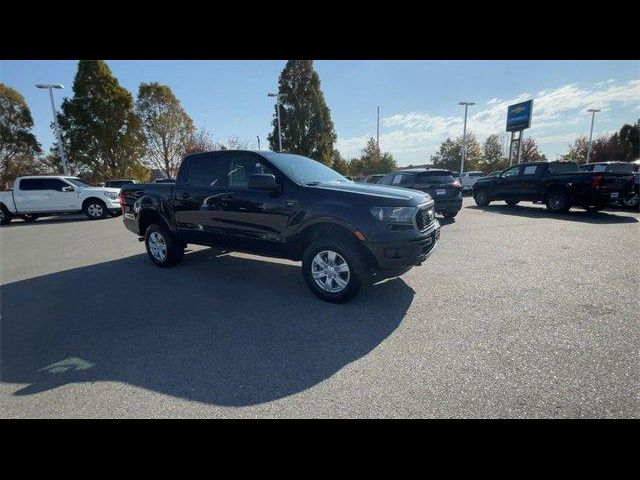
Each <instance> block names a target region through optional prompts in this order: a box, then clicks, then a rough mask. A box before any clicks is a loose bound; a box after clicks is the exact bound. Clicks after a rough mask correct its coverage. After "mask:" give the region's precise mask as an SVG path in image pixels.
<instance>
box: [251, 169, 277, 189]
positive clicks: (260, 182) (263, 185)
mask: <svg viewBox="0 0 640 480" xmlns="http://www.w3.org/2000/svg"><path fill="white" fill-rule="evenodd" d="M247 187H249V188H251V189H254V190H267V191H269V192H273V191H275V190H276V189H277V188H278V184H277V183H276V177H275V176H274V175H271V174H270V173H256V174H254V175H250V176H249V181H248V183H247Z"/></svg>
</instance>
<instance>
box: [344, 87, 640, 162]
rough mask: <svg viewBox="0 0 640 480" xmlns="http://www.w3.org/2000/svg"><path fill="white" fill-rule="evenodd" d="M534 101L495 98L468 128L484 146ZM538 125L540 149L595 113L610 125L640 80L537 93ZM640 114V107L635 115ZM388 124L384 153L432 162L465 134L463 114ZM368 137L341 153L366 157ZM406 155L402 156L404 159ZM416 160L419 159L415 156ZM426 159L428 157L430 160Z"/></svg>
mask: <svg viewBox="0 0 640 480" xmlns="http://www.w3.org/2000/svg"><path fill="white" fill-rule="evenodd" d="M530 98H532V96H531V95H529V94H527V93H522V94H520V95H517V96H515V97H513V98H509V99H500V98H492V99H490V100H489V101H487V102H486V106H487V107H486V108H485V109H483V110H480V111H476V112H475V113H474V112H473V108H474V107H471V108H470V110H469V118H468V124H467V127H468V128H469V129H470V130H471V131H473V132H474V134H475V135H476V137H477V138H478V140H479V141H483V140H484V139H485V138H486V137H487V136H488V135H490V134H492V133H503V132H504V128H505V123H506V115H507V107H508V106H509V105H511V104H513V103H517V102H521V101H524V100H528V99H530ZM533 98H534V104H533V124H532V128H531V129H530V130H528V131H527V132H526V136H533V137H534V138H536V139H537V140H538V142H539V143H540V144H545V143H547V144H548V143H554V142H563V143H570V142H572V141H573V139H575V137H576V136H577V135H579V134H578V133H576V132H575V131H574V132H567V133H565V132H563V131H562V130H565V129H566V127H568V126H572V125H578V124H581V123H584V124H585V125H587V123H588V113H587V110H588V109H589V108H597V109H600V110H602V111H603V113H602V114H600V115H601V117H600V121H605V120H606V118H607V117H606V115H605V112H607V111H608V110H610V106H611V105H612V104H621V105H629V104H633V103H636V102H637V101H638V99H639V98H640V80H632V81H629V82H626V83H618V84H616V83H615V81H614V80H613V79H608V80H606V81H603V82H598V83H596V84H594V85H593V86H592V87H583V86H580V85H578V84H575V83H572V84H566V85H562V86H560V87H556V88H548V89H544V90H541V91H539V92H537V93H536V94H535V95H534V96H533ZM638 110H640V105H638V106H636V107H635V108H634V109H633V111H638ZM381 122H382V125H383V126H384V127H386V128H387V129H391V131H389V132H386V133H384V134H381V135H380V148H381V149H382V150H384V151H390V152H391V153H394V154H402V153H406V152H416V153H423V154H424V156H425V157H428V156H429V155H430V154H431V153H433V152H434V151H435V150H436V149H437V147H438V146H439V144H440V143H441V142H442V141H443V140H444V139H445V138H447V137H457V136H459V135H461V134H462V128H463V118H462V114H460V115H457V116H453V117H445V116H439V115H432V114H430V113H426V112H418V111H414V112H408V113H396V114H394V115H390V116H387V117H384V118H382V119H381ZM368 138H369V136H368V135H362V136H358V137H352V138H346V139H340V140H339V141H338V149H339V150H340V152H341V153H342V154H343V156H345V157H347V158H351V157H354V156H356V155H358V154H359V153H360V150H361V149H362V148H363V147H364V145H365V143H366V141H367V140H368ZM402 156H403V155H398V157H399V158H400V159H401V158H402ZM412 157H415V155H412ZM425 159H426V158H425Z"/></svg>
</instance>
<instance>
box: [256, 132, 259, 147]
mask: <svg viewBox="0 0 640 480" xmlns="http://www.w3.org/2000/svg"><path fill="white" fill-rule="evenodd" d="M256 137H257V138H258V150H260V135H256Z"/></svg>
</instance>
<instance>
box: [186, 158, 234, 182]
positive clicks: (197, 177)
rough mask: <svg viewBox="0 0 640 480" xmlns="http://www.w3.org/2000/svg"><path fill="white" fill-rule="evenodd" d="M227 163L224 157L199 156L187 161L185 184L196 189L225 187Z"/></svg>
mask: <svg viewBox="0 0 640 480" xmlns="http://www.w3.org/2000/svg"><path fill="white" fill-rule="evenodd" d="M226 167H227V162H226V160H225V159H224V157H221V156H217V155H216V156H212V155H200V156H197V157H192V158H191V160H190V161H189V173H188V175H187V183H188V184H189V185H194V186H196V187H226V186H227V168H226Z"/></svg>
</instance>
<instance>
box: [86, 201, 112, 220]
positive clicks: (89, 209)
mask: <svg viewBox="0 0 640 480" xmlns="http://www.w3.org/2000/svg"><path fill="white" fill-rule="evenodd" d="M82 211H83V212H84V214H85V215H86V216H87V217H88V218H89V220H102V219H103V218H107V213H108V211H107V206H106V205H105V203H104V202H103V201H102V200H98V199H97V198H95V199H90V200H87V201H86V202H85V204H84V205H83V206H82Z"/></svg>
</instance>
